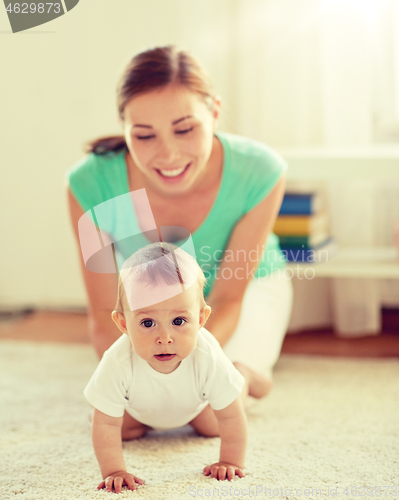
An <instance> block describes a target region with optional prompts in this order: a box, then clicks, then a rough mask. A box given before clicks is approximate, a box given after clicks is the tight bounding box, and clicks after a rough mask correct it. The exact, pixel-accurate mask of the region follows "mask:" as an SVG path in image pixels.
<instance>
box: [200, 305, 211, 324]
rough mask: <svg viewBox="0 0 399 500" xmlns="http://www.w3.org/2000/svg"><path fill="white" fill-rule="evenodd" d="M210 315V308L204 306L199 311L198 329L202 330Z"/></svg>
mask: <svg viewBox="0 0 399 500" xmlns="http://www.w3.org/2000/svg"><path fill="white" fill-rule="evenodd" d="M210 314H211V308H210V307H209V306H208V305H206V306H204V307H203V308H202V309H201V311H200V317H199V324H200V327H201V328H202V327H203V326H204V325H205V323H206V322H207V320H208V318H209V315H210Z"/></svg>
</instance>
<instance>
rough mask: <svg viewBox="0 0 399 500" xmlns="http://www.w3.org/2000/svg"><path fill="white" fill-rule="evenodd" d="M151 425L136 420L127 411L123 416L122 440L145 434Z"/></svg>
mask: <svg viewBox="0 0 399 500" xmlns="http://www.w3.org/2000/svg"><path fill="white" fill-rule="evenodd" d="M149 429H151V427H148V425H144V424H142V423H141V422H138V421H137V420H136V419H135V418H133V417H132V416H131V415H129V413H128V412H127V411H125V414H124V416H123V423H122V440H123V441H129V440H130V439H137V438H140V437H142V436H144V435H145V434H147V432H148V430H149Z"/></svg>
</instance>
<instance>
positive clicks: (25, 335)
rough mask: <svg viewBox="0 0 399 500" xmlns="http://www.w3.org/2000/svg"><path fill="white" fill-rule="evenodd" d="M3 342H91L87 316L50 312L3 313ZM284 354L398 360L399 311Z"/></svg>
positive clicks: (311, 337)
mask: <svg viewBox="0 0 399 500" xmlns="http://www.w3.org/2000/svg"><path fill="white" fill-rule="evenodd" d="M0 339H20V340H32V341H35V342H36V341H37V342H43V341H50V342H65V343H70V342H73V343H82V344H86V343H89V342H90V341H89V337H88V328H87V316H86V314H84V313H65V312H51V311H32V312H28V313H26V314H25V315H18V314H15V315H5V314H0ZM282 352H283V353H293V354H313V355H322V356H342V357H362V358H385V357H399V310H389V309H386V310H383V328H382V332H381V334H380V335H378V336H372V337H367V336H366V337H361V338H356V339H343V338H339V337H337V336H336V335H335V334H334V332H333V331H331V330H320V331H308V332H301V333H296V334H289V335H287V336H286V337H285V340H284V344H283V349H282Z"/></svg>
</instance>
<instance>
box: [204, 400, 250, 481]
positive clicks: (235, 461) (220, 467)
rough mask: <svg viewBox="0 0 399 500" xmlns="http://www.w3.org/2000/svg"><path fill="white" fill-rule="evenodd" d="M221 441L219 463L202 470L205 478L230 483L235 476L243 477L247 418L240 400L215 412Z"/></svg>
mask: <svg viewBox="0 0 399 500" xmlns="http://www.w3.org/2000/svg"><path fill="white" fill-rule="evenodd" d="M215 415H216V418H217V419H218V423H219V434H220V439H221V444H220V458H219V462H217V463H214V464H212V465H207V466H206V467H205V468H204V474H205V476H209V475H211V476H212V477H213V478H215V479H219V480H223V479H226V478H227V479H228V480H229V481H231V480H232V479H233V478H234V476H235V475H237V476H239V477H244V476H245V474H244V472H243V470H242V469H243V468H244V462H245V451H246V448H247V417H246V415H245V412H244V408H243V405H242V401H241V398H240V397H239V398H237V399H236V400H235V401H233V402H232V403H231V404H230V405H229V406H227V408H224V409H223V410H215Z"/></svg>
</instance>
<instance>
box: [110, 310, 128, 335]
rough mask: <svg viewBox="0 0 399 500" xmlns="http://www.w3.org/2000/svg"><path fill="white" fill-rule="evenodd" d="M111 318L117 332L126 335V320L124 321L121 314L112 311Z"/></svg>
mask: <svg viewBox="0 0 399 500" xmlns="http://www.w3.org/2000/svg"><path fill="white" fill-rule="evenodd" d="M111 317H112V319H113V321H114V323H115V325H116V326H117V327H118V328H119V330H120V331H121V332H122V333H127V329H126V320H125V316H124V315H123V313H121V312H120V311H112V314H111Z"/></svg>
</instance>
